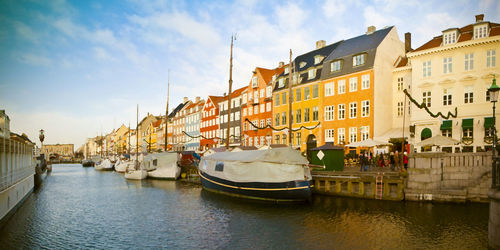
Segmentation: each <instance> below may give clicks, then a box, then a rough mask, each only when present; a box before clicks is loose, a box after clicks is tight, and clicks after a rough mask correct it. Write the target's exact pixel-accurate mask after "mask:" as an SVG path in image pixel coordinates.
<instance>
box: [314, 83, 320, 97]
mask: <svg viewBox="0 0 500 250" xmlns="http://www.w3.org/2000/svg"><path fill="white" fill-rule="evenodd" d="M318 92H319V91H318V84H315V85H313V98H318Z"/></svg>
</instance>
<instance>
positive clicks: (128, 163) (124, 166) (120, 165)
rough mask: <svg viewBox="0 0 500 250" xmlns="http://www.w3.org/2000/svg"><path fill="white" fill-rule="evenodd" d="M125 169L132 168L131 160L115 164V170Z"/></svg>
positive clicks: (119, 171)
mask: <svg viewBox="0 0 500 250" xmlns="http://www.w3.org/2000/svg"><path fill="white" fill-rule="evenodd" d="M127 169H130V170H133V169H134V162H133V161H120V162H117V163H116V164H115V171H116V172H118V173H125V172H126V171H127Z"/></svg>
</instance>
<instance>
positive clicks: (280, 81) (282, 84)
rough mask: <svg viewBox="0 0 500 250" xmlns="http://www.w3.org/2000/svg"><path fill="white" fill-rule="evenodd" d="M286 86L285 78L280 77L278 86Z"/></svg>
mask: <svg viewBox="0 0 500 250" xmlns="http://www.w3.org/2000/svg"><path fill="white" fill-rule="evenodd" d="M284 86H285V84H284V83H283V78H280V79H279V80H278V88H283V87H284Z"/></svg>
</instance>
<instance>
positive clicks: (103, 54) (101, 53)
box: [94, 47, 115, 61]
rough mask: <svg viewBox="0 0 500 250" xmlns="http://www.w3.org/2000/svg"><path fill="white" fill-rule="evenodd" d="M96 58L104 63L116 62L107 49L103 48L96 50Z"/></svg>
mask: <svg viewBox="0 0 500 250" xmlns="http://www.w3.org/2000/svg"><path fill="white" fill-rule="evenodd" d="M94 56H95V57H96V58H97V59H100V60H103V61H114V60H115V58H114V57H113V56H111V55H110V54H109V53H108V51H107V50H106V49H104V48H101V47H95V48H94Z"/></svg>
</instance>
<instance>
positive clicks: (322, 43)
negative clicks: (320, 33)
mask: <svg viewBox="0 0 500 250" xmlns="http://www.w3.org/2000/svg"><path fill="white" fill-rule="evenodd" d="M325 45H326V41H325V40H319V41H316V49H321V48H323V47H325Z"/></svg>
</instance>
